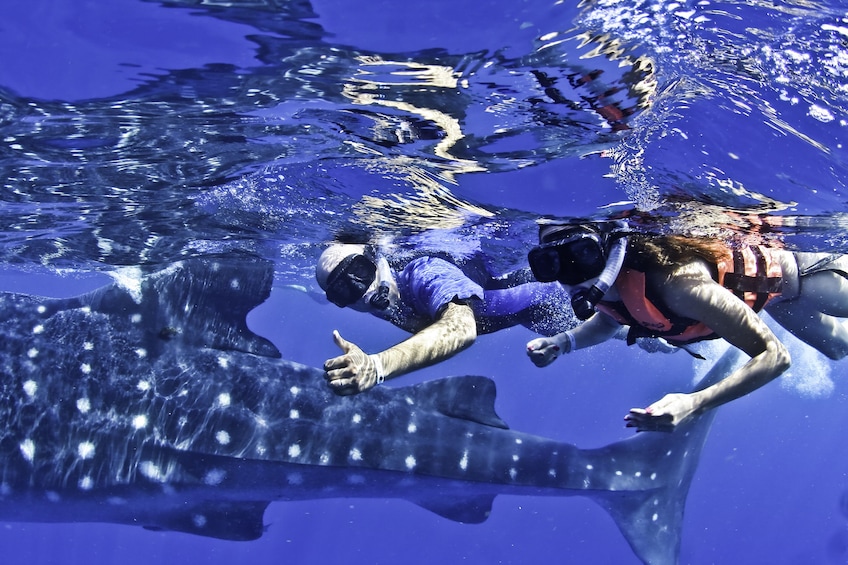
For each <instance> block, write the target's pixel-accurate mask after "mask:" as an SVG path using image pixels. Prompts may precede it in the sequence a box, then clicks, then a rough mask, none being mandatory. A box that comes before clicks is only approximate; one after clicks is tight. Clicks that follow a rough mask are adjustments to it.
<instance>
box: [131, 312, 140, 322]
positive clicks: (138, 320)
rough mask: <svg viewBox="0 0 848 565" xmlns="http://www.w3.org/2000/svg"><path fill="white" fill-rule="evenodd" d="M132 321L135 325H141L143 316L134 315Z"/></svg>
mask: <svg viewBox="0 0 848 565" xmlns="http://www.w3.org/2000/svg"><path fill="white" fill-rule="evenodd" d="M130 321H131V322H132V323H133V324H140V323H141V314H138V313H136V314H133V315H132V316H130Z"/></svg>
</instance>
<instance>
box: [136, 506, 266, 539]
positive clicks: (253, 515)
mask: <svg viewBox="0 0 848 565" xmlns="http://www.w3.org/2000/svg"><path fill="white" fill-rule="evenodd" d="M268 504H269V502H204V503H200V504H196V505H194V506H191V507H189V508H185V507H180V509H179V510H175V511H172V512H163V513H162V514H160V515H158V516H157V521H156V523H155V524H147V525H145V526H144V527H145V529H148V530H153V531H172V532H183V533H187V534H194V535H199V536H205V537H210V538H216V539H223V540H229V541H251V540H255V539H258V538H259V537H261V536H262V534H263V533H265V525H264V522H263V516H264V514H265V509H266V508H267V507H268Z"/></svg>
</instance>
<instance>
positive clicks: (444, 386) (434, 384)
mask: <svg viewBox="0 0 848 565" xmlns="http://www.w3.org/2000/svg"><path fill="white" fill-rule="evenodd" d="M414 388H415V389H416V390H417V391H418V392H419V394H418V398H421V399H424V400H423V402H427V403H429V404H430V405H431V406H433V408H435V409H436V410H438V411H439V412H441V413H442V414H444V415H445V416H450V417H452V418H460V419H463V420H469V421H472V422H477V423H478V424H484V425H486V426H492V427H494V428H501V429H504V430H507V429H509V426H507V425H506V422H504V421H503V420H501V418H500V416H498V415H497V414H496V413H495V397H496V396H497V391H496V389H495V383H494V381H492V380H491V379H489V378H486V377H479V376H466V377H449V378H446V379H440V380H438V381H429V382H424V383H421V384H418V385H415V387H414Z"/></svg>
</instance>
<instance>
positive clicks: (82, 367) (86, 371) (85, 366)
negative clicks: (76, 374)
mask: <svg viewBox="0 0 848 565" xmlns="http://www.w3.org/2000/svg"><path fill="white" fill-rule="evenodd" d="M80 371H81V372H82V374H83V375H88V374H90V373H91V365H89V364H88V363H83V364H82V365H80Z"/></svg>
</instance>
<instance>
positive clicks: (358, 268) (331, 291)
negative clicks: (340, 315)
mask: <svg viewBox="0 0 848 565" xmlns="http://www.w3.org/2000/svg"><path fill="white" fill-rule="evenodd" d="M377 271H378V269H377V265H376V264H375V263H374V261H372V260H371V259H369V258H368V257H367V256H366V255H363V254H360V253H357V254H354V255H348V256H347V257H345V258H344V259H342V260H341V261H340V262H339V264H338V265H336V268H335V269H333V270H332V272H330V274H329V275H328V276H327V283H326V287H327V289H326V290H325V293H326V295H327V300H329V301H330V302H332V303H333V304H335V305H336V306H338V307H340V308H344V307H346V306H350V305H351V304H353V303H355V302H357V301H359V300H360V299H362V297H363V296H365V293H366V292H368V289H369V288H371V285H373V284H374V280H375V279H376V278H377ZM389 293H390V290H389V283H387V282H385V281H380V284H379V285H378V286H377V289H376V290H375V291H374V292H373V293H372V294H371V296H370V297H369V298H368V304H369V305H370V306H371V307H373V308H376V309H377V310H385V309H386V308H388V307H389V306H390V304H391V301H390V299H389Z"/></svg>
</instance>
